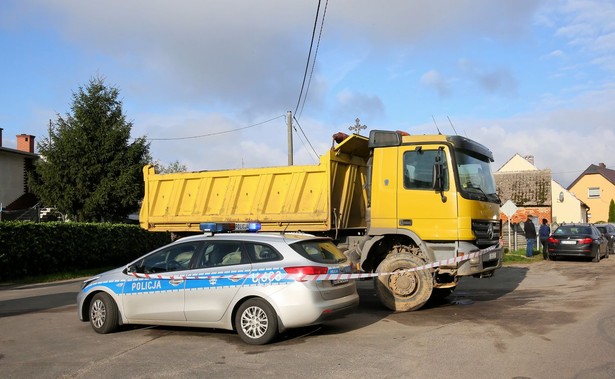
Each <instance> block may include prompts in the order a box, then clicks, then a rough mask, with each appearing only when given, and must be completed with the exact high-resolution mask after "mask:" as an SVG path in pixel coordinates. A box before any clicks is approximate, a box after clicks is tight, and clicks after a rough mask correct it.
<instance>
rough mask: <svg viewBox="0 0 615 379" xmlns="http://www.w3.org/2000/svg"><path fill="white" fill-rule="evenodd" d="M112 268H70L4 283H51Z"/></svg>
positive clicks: (91, 274)
mask: <svg viewBox="0 0 615 379" xmlns="http://www.w3.org/2000/svg"><path fill="white" fill-rule="evenodd" d="M112 268H113V267H103V268H94V269H87V270H70V271H65V272H58V273H55V274H47V275H40V276H26V277H24V278H21V279H15V280H13V281H11V282H10V283H2V284H5V285H7V284H34V283H51V282H57V281H61V280H70V279H77V278H83V277H88V276H93V275H96V274H99V273H101V272H104V271H108V270H111V269H112Z"/></svg>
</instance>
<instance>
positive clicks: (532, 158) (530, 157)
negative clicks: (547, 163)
mask: <svg viewBox="0 0 615 379" xmlns="http://www.w3.org/2000/svg"><path fill="white" fill-rule="evenodd" d="M523 158H525V160H526V161H528V162H530V163H531V164H534V156H533V155H526V156H525V157H523Z"/></svg>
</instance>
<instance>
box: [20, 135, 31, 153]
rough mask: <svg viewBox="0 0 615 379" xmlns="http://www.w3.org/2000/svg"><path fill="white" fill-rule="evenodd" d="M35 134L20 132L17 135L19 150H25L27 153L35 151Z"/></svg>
mask: <svg viewBox="0 0 615 379" xmlns="http://www.w3.org/2000/svg"><path fill="white" fill-rule="evenodd" d="M34 138H35V137H34V136H31V135H29V134H20V135H18V136H17V150H21V151H25V152H26V153H34Z"/></svg>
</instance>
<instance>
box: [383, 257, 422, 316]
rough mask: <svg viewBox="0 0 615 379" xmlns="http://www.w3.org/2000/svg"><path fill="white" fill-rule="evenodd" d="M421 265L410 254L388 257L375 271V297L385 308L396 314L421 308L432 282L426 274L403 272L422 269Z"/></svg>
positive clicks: (418, 260)
mask: <svg viewBox="0 0 615 379" xmlns="http://www.w3.org/2000/svg"><path fill="white" fill-rule="evenodd" d="M424 264H425V262H424V261H423V260H422V259H421V258H419V257H417V256H415V255H411V254H391V255H389V256H387V257H386V258H385V259H384V260H383V261H382V262H381V263H380V264H379V265H378V268H377V269H376V272H377V273H378V274H380V273H396V274H393V275H378V277H376V280H374V286H375V288H376V294H377V295H378V298H379V299H380V301H381V302H382V304H384V305H385V306H386V307H387V308H389V309H391V310H393V311H396V312H407V311H414V310H417V309H419V308H421V307H422V306H423V305H424V304H425V303H426V302H427V300H429V297H430V296H431V292H432V291H433V279H432V277H431V273H430V271H429V270H419V271H404V270H408V269H413V268H416V267H419V266H422V265H424Z"/></svg>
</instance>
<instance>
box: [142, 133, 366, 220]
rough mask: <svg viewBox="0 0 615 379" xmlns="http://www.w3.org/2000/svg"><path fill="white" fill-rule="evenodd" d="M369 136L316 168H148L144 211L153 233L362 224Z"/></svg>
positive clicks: (326, 156)
mask: <svg viewBox="0 0 615 379" xmlns="http://www.w3.org/2000/svg"><path fill="white" fill-rule="evenodd" d="M368 156H369V149H368V147H367V138H365V137H363V136H359V135H352V136H350V137H349V138H347V139H345V140H344V141H343V142H342V143H340V144H339V145H338V146H336V147H335V148H334V149H331V150H330V151H328V152H327V153H326V154H324V155H322V156H321V157H320V163H319V164H318V165H306V166H280V167H265V168H248V169H236V170H220V171H200V172H183V173H173V174H156V173H155V170H154V167H152V166H149V165H148V166H145V167H144V168H143V176H144V181H145V196H144V198H143V203H142V206H141V212H140V214H139V222H140V224H141V227H143V228H145V229H148V230H150V231H170V232H200V230H199V224H200V223H201V222H249V221H258V222H260V223H261V225H262V229H261V230H262V231H303V232H325V231H331V230H342V229H364V228H365V225H366V221H365V215H366V206H367V197H366V192H365V180H366V177H365V173H366V162H367V159H368Z"/></svg>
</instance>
